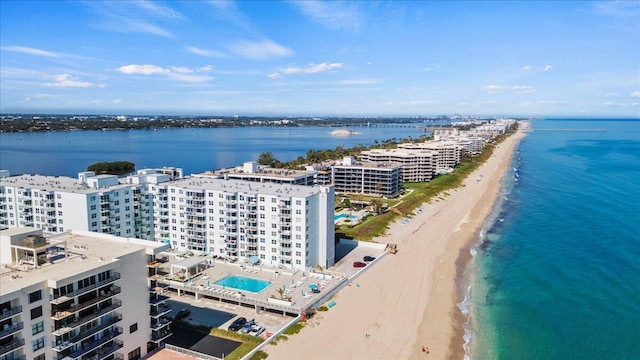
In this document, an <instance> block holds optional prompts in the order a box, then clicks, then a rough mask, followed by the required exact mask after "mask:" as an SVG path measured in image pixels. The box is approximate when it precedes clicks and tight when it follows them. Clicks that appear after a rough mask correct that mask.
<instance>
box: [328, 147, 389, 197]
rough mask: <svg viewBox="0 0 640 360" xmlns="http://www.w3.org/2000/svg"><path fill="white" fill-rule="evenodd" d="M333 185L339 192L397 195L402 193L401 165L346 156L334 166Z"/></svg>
mask: <svg viewBox="0 0 640 360" xmlns="http://www.w3.org/2000/svg"><path fill="white" fill-rule="evenodd" d="M331 179H332V183H333V186H335V189H336V190H335V191H336V193H339V194H363V195H370V196H385V197H396V196H398V195H399V194H400V165H398V164H396V163H388V162H387V163H372V162H357V161H355V159H354V158H353V157H350V156H348V157H345V158H344V159H343V161H342V162H340V163H336V164H334V165H333V167H332V175H331Z"/></svg>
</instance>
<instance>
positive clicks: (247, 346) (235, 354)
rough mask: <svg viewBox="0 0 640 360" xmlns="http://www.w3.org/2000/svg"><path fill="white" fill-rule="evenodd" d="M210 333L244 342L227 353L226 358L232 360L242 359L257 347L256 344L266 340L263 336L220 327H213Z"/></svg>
mask: <svg viewBox="0 0 640 360" xmlns="http://www.w3.org/2000/svg"><path fill="white" fill-rule="evenodd" d="M209 334H210V335H213V336H217V337H221V338H225V339H229V340H235V341H240V342H242V344H241V345H240V346H238V347H237V348H236V349H235V350H233V351H232V352H231V353H230V354H228V355H225V357H224V358H225V359H230V360H239V359H242V358H243V357H244V356H245V355H247V354H248V353H249V352H251V350H253V349H255V348H256V346H258V345H260V344H261V343H262V341H264V340H263V339H262V338H260V337H257V336H252V335H248V334H242V333H237V332H235V331H229V330H224V329H218V328H213V329H211V332H209ZM265 355H266V354H265Z"/></svg>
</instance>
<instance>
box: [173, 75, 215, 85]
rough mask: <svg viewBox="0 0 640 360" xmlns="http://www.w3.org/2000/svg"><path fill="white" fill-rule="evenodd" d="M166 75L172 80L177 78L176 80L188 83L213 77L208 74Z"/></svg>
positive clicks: (204, 80)
mask: <svg viewBox="0 0 640 360" xmlns="http://www.w3.org/2000/svg"><path fill="white" fill-rule="evenodd" d="M168 76H169V77H170V78H171V79H173V80H178V81H182V82H188V83H199V82H207V81H209V80H213V78H212V77H211V76H208V75H196V74H193V75H192V74H185V73H169V74H168Z"/></svg>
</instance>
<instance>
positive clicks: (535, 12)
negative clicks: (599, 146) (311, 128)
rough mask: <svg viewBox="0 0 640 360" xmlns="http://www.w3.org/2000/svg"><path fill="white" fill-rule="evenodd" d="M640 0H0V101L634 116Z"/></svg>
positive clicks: (11, 107) (220, 110)
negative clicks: (460, 0)
mask: <svg viewBox="0 0 640 360" xmlns="http://www.w3.org/2000/svg"><path fill="white" fill-rule="evenodd" d="M639 24H640V2H638V1H603V2H598V1H596V2H586V1H566V2H539V1H535V2H534V1H531V2H527V1H520V2H484V1H483V2H467V1H463V2H439V1H406V2H405V1H399V2H395V1H393V2H369V1H357V2H343V1H0V112H1V113H56V114H148V115H222V116H230V115H241V116H256V115H264V116H380V117H389V116H434V115H440V114H445V115H452V114H465V115H475V116H576V117H598V116H602V117H635V118H638V117H640V25H639Z"/></svg>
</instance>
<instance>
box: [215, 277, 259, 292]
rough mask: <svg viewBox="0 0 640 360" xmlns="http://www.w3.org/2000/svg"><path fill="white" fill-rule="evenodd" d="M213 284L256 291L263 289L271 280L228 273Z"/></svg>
mask: <svg viewBox="0 0 640 360" xmlns="http://www.w3.org/2000/svg"><path fill="white" fill-rule="evenodd" d="M215 284H216V285H219V286H223V287H225V288H233V289H238V290H243V291H250V292H255V293H258V292H260V291H262V290H264V289H265V288H266V287H267V286H269V285H271V282H269V281H265V280H259V279H253V278H248V277H244V276H238V275H229V276H227V277H224V278H222V279H220V280H218V281H216V282H215Z"/></svg>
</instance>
